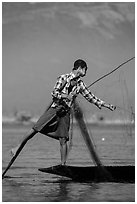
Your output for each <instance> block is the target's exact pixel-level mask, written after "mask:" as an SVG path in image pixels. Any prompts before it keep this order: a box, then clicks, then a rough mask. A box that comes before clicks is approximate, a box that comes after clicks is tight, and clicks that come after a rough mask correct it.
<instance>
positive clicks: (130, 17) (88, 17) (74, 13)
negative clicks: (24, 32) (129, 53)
mask: <svg viewBox="0 0 137 204" xmlns="http://www.w3.org/2000/svg"><path fill="white" fill-rule="evenodd" d="M6 6H9V4H8V3H6V4H5V8H6ZM134 7H135V4H134V3H133V2H129V3H128V2H127V3H126V2H123V3H118V2H108V3H104V2H103V3H100V2H97V3H95V2H94V3H93V2H89V3H83V2H66V3H65V2H45V3H37V2H30V3H24V4H21V3H14V4H12V3H10V7H9V8H12V12H11V11H10V9H8V13H7V14H6V15H3V24H7V23H11V22H18V21H22V20H26V21H27V20H28V21H35V20H36V19H37V18H42V19H43V20H46V21H47V20H50V19H57V18H58V17H59V15H60V14H61V15H64V17H66V18H67V17H72V18H71V19H74V18H75V19H77V20H78V21H79V23H78V24H77V25H76V26H80V28H81V29H83V28H84V29H86V28H89V29H91V30H92V29H96V30H98V32H99V33H100V34H103V35H104V36H106V37H109V36H110V38H112V37H114V36H115V35H116V34H118V33H119V32H120V30H119V28H118V25H120V24H121V23H130V24H131V25H133V26H134V21H135V11H134V9H135V8H134ZM22 8H23V9H22ZM14 10H15V12H14ZM19 11H21V12H19ZM5 12H6V9H4V12H3V13H4V14H5ZM10 12H11V13H10Z"/></svg>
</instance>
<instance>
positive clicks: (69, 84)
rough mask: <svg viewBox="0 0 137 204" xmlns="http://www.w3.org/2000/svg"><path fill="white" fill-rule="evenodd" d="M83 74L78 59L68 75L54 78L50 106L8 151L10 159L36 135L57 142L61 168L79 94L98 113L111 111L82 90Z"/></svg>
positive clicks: (104, 104) (112, 108)
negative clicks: (97, 109)
mask: <svg viewBox="0 0 137 204" xmlns="http://www.w3.org/2000/svg"><path fill="white" fill-rule="evenodd" d="M86 72H87V64H86V62H85V61H83V60H81V59H78V60H76V61H75V63H74V67H73V69H72V72H71V73H70V74H64V75H61V76H59V77H58V79H57V82H56V84H55V87H54V89H53V91H52V103H51V104H50V106H49V107H48V109H47V110H46V111H45V112H44V114H43V115H42V116H41V117H40V118H39V120H38V121H37V122H36V124H35V125H34V126H33V128H32V130H31V131H30V132H29V133H28V135H27V136H26V137H25V138H24V139H23V141H22V142H21V144H20V145H18V146H17V147H16V148H14V149H12V154H13V156H16V155H17V154H19V152H20V151H21V149H22V148H23V147H24V145H25V144H26V143H27V141H28V140H29V139H31V138H32V137H33V136H34V135H35V134H36V133H37V132H40V133H42V134H44V135H47V136H50V137H52V138H55V139H57V140H59V142H60V152H61V165H65V163H66V159H67V141H68V140H69V126H70V110H71V108H72V106H73V103H74V100H75V98H76V97H77V95H78V94H79V93H81V94H82V95H83V96H84V97H85V98H86V99H87V100H88V101H89V102H90V103H93V104H95V105H96V106H97V107H98V108H99V109H101V108H102V107H105V108H108V109H110V110H111V111H113V110H115V107H114V106H113V105H110V104H106V103H105V102H104V101H102V100H100V99H99V98H97V97H96V96H94V95H93V94H92V93H91V92H90V90H89V89H88V88H87V87H86V85H85V83H84V82H83V81H82V79H81V77H84V76H85V75H86Z"/></svg>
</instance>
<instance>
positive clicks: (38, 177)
mask: <svg viewBox="0 0 137 204" xmlns="http://www.w3.org/2000/svg"><path fill="white" fill-rule="evenodd" d="M89 128H90V131H91V132H92V135H93V138H94V142H95V144H96V147H97V152H98V155H99V157H100V159H101V161H102V162H103V164H104V165H134V160H135V146H134V144H135V133H134V129H133V128H132V129H131V128H127V127H119V128H116V127H115V128H110V127H96V126H95V127H93V126H89ZM29 129H30V126H14V125H12V126H3V140H2V142H3V144H2V147H3V148H2V151H3V161H2V165H3V170H4V169H5V167H6V166H7V164H8V162H9V160H10V155H9V150H10V149H11V148H12V147H15V146H16V145H17V144H18V142H19V141H20V139H21V138H22V136H23V135H24V134H25V133H26V132H27V131H28V130H29ZM73 133H74V134H73V135H74V136H73V148H72V150H71V152H70V154H69V158H68V165H79V166H86V165H93V163H92V161H91V158H90V154H89V152H88V150H87V147H86V145H85V144H84V140H83V138H82V136H81V135H80V132H79V130H78V129H77V128H76V127H75V128H74V132H73ZM127 133H128V134H127ZM59 163H60V152H59V143H58V141H56V140H54V139H51V138H48V137H46V136H44V135H41V134H39V133H38V134H37V135H36V136H35V137H34V138H33V139H32V140H31V141H29V142H28V143H27V145H26V146H25V148H24V149H23V150H22V152H21V154H20V155H19V156H18V158H17V160H16V161H15V162H14V164H13V166H12V167H11V169H10V170H9V171H8V172H7V176H9V177H8V178H5V179H4V180H3V181H2V201H3V202H105V201H109V202H134V201H135V184H128V183H80V182H74V181H71V180H70V179H68V178H64V177H60V176H56V175H51V174H44V173H42V172H39V171H38V168H43V167H50V166H52V165H57V164H59ZM129 173H130V172H129Z"/></svg>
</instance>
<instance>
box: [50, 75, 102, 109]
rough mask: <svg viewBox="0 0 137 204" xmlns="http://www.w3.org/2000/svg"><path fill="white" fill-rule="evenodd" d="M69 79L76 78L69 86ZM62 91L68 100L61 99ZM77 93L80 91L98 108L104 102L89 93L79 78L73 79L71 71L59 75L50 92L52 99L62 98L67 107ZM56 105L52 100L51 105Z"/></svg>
mask: <svg viewBox="0 0 137 204" xmlns="http://www.w3.org/2000/svg"><path fill="white" fill-rule="evenodd" d="M71 80H76V82H75V85H74V86H73V87H72V86H71ZM63 93H64V94H67V95H69V96H70V100H68V99H64V98H63V99H62V94H63ZM79 93H81V94H82V96H84V98H85V99H87V100H88V101H89V102H90V103H94V104H95V105H96V106H97V107H98V108H101V106H102V104H104V101H102V100H100V99H99V98H97V97H96V96H95V95H93V94H92V93H91V91H90V90H89V89H88V88H87V87H86V84H85V83H84V82H83V81H82V80H81V79H80V78H78V79H75V75H74V73H73V72H71V73H70V74H64V75H61V76H59V77H58V78H57V82H56V84H55V86H54V89H53V91H52V93H51V94H52V97H53V99H54V98H56V99H62V100H63V101H64V102H65V103H66V105H67V106H68V107H71V105H72V103H73V100H74V98H76V97H77V95H78V94H79ZM56 106H57V103H56V102H53V104H52V107H56Z"/></svg>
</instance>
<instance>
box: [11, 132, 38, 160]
mask: <svg viewBox="0 0 137 204" xmlns="http://www.w3.org/2000/svg"><path fill="white" fill-rule="evenodd" d="M36 133H37V131H36V130H34V129H31V131H30V132H28V133H27V135H25V137H24V138H23V140H22V141H21V142H20V144H18V145H17V146H16V147H14V148H12V149H11V155H12V156H15V155H16V152H17V151H18V150H19V149H20V151H21V150H22V148H23V147H24V146H25V144H26V143H27V141H28V140H30V139H31V138H32V137H34V135H35V134H36Z"/></svg>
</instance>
